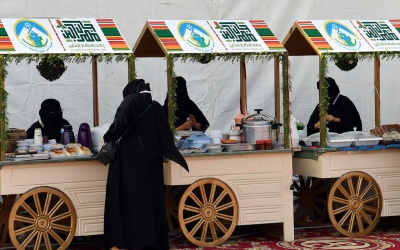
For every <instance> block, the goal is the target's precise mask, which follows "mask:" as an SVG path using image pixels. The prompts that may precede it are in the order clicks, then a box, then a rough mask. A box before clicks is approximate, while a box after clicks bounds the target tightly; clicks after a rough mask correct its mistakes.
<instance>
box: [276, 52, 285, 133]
mask: <svg viewBox="0 0 400 250" xmlns="http://www.w3.org/2000/svg"><path fill="white" fill-rule="evenodd" d="M284 70H285V69H284ZM279 77H280V72H279V57H278V56H275V58H274V93H275V118H276V123H280V122H281V87H280V80H279ZM275 132H276V134H275V138H276V141H278V139H279V133H280V126H278V127H277V128H276V131H275Z"/></svg>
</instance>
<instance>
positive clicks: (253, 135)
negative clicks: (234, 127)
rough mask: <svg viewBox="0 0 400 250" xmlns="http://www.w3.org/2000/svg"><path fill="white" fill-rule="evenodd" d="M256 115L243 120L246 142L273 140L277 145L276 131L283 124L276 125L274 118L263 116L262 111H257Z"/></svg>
mask: <svg viewBox="0 0 400 250" xmlns="http://www.w3.org/2000/svg"><path fill="white" fill-rule="evenodd" d="M254 111H256V112H257V113H256V114H253V115H250V116H247V117H245V118H243V120H242V129H243V135H244V142H247V143H256V141H257V140H272V142H273V143H276V135H275V134H276V133H275V132H276V129H277V128H278V126H282V123H276V119H275V118H274V117H272V116H269V115H265V114H262V113H261V111H262V109H255V110H254Z"/></svg>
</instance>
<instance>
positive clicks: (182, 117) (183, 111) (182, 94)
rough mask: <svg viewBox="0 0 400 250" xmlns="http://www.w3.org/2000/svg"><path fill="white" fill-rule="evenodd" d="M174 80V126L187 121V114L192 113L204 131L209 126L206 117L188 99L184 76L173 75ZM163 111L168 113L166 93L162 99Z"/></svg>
mask: <svg viewBox="0 0 400 250" xmlns="http://www.w3.org/2000/svg"><path fill="white" fill-rule="evenodd" d="M175 80H176V106H177V109H176V110H175V116H176V118H177V119H176V121H175V124H174V125H175V127H179V126H181V125H182V124H184V123H185V122H186V121H187V118H188V117H189V115H190V114H191V115H194V117H195V118H196V122H199V123H200V124H201V131H203V132H205V131H206V130H207V128H208V127H209V126H210V124H209V122H208V120H207V118H206V117H205V116H204V114H203V112H201V110H200V109H199V108H198V107H197V105H196V104H195V103H194V102H193V101H192V100H191V99H190V97H189V94H188V91H187V87H186V80H185V78H183V77H181V76H178V77H175ZM163 108H164V111H165V113H166V114H168V94H167V97H166V98H165V101H164V106H163Z"/></svg>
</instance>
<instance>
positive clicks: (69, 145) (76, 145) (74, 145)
mask: <svg viewBox="0 0 400 250" xmlns="http://www.w3.org/2000/svg"><path fill="white" fill-rule="evenodd" d="M65 147H66V148H79V147H82V145H81V144H80V143H79V142H73V143H68V144H67V145H65Z"/></svg>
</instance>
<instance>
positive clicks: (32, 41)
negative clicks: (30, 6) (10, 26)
mask: <svg viewBox="0 0 400 250" xmlns="http://www.w3.org/2000/svg"><path fill="white" fill-rule="evenodd" d="M14 33H15V36H16V37H17V38H18V40H19V41H20V42H21V44H23V45H24V46H25V47H27V48H29V49H31V50H33V51H36V52H46V51H48V50H49V49H50V48H51V46H52V39H51V35H50V33H49V32H48V31H47V29H46V28H45V27H43V26H42V25H41V24H40V23H38V22H35V21H33V20H31V19H20V20H18V21H16V22H15V24H14Z"/></svg>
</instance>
